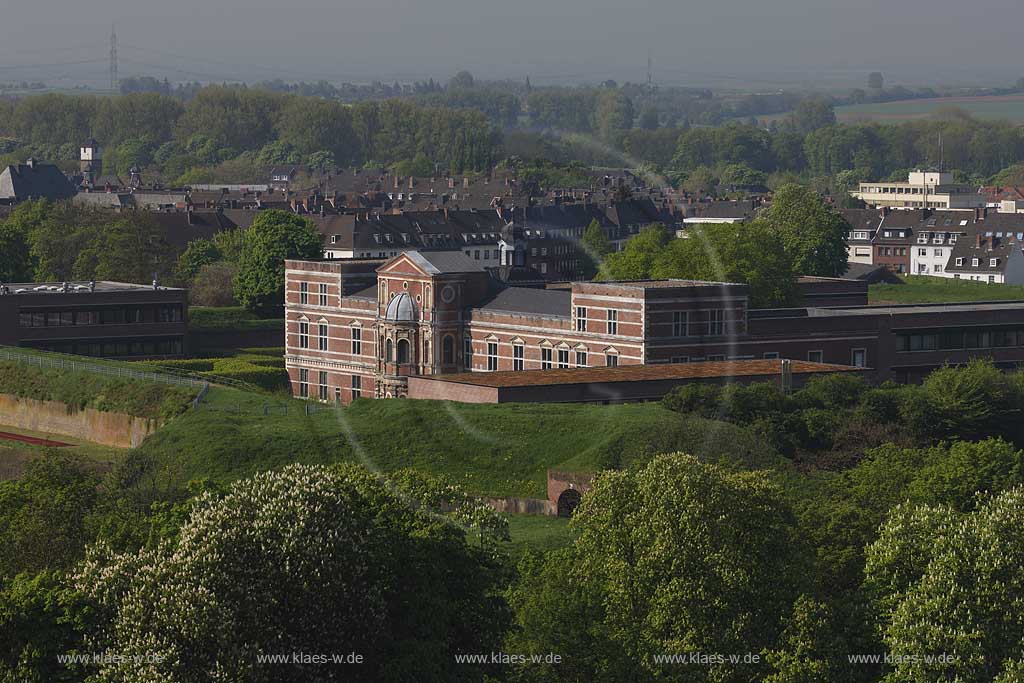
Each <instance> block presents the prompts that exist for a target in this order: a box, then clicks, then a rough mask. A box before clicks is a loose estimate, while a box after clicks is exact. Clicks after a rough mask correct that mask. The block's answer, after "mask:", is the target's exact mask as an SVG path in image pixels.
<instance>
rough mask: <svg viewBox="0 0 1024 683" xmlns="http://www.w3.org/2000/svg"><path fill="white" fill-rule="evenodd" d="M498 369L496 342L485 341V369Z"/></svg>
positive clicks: (491, 370)
mask: <svg viewBox="0 0 1024 683" xmlns="http://www.w3.org/2000/svg"><path fill="white" fill-rule="evenodd" d="M497 369H498V342H493V341H489V342H487V370H488V372H494V371H495V370H497Z"/></svg>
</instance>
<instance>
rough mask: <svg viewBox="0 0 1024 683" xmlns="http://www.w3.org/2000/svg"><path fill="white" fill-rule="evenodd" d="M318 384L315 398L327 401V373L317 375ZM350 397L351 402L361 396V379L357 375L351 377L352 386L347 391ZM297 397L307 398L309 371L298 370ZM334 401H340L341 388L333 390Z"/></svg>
mask: <svg viewBox="0 0 1024 683" xmlns="http://www.w3.org/2000/svg"><path fill="white" fill-rule="evenodd" d="M317 380H318V383H317V385H316V387H317V398H318V399H320V400H321V401H327V400H329V397H330V387H329V386H328V385H327V373H326V372H324V371H323V370H321V371H319V372H318V373H317ZM349 391H350V392H351V395H352V400H355V399H357V398H361V397H362V395H363V378H362V377H360V376H359V375H352V384H351V387H350V389H349ZM299 397H300V398H309V370H306V369H302V370H299ZM334 400H336V401H340V400H341V387H335V388H334Z"/></svg>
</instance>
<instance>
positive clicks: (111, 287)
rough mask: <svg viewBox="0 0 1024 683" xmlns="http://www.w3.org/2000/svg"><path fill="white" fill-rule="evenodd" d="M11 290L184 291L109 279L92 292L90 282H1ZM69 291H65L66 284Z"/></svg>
mask: <svg viewBox="0 0 1024 683" xmlns="http://www.w3.org/2000/svg"><path fill="white" fill-rule="evenodd" d="M0 284H2V285H3V286H4V287H6V288H7V289H8V290H9V294H10V295H11V296H15V295H27V294H65V293H66V294H90V293H100V292H147V291H148V292H152V291H177V292H181V291H184V290H183V289H181V288H180V287H164V286H163V285H159V290H154V289H153V285H151V284H149V285H136V284H132V283H129V282H110V281H108V280H97V281H96V283H95V288H93V290H92V292H90V291H89V290H90V283H89V282H77V281H76V282H71V281H68V282H66V283H64V282H28V283H26V282H21V283H19V282H4V283H0ZM65 284H66V285H67V288H68V291H67V292H65V291H64V285H65Z"/></svg>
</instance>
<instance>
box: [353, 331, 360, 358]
mask: <svg viewBox="0 0 1024 683" xmlns="http://www.w3.org/2000/svg"><path fill="white" fill-rule="evenodd" d="M352 355H353V356H361V355H363V328H361V327H353V328H352Z"/></svg>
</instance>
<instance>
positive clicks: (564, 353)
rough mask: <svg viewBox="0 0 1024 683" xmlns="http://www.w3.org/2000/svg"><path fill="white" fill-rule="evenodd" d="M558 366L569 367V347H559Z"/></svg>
mask: <svg viewBox="0 0 1024 683" xmlns="http://www.w3.org/2000/svg"><path fill="white" fill-rule="evenodd" d="M558 367H559V368H567V367H569V349H558Z"/></svg>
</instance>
